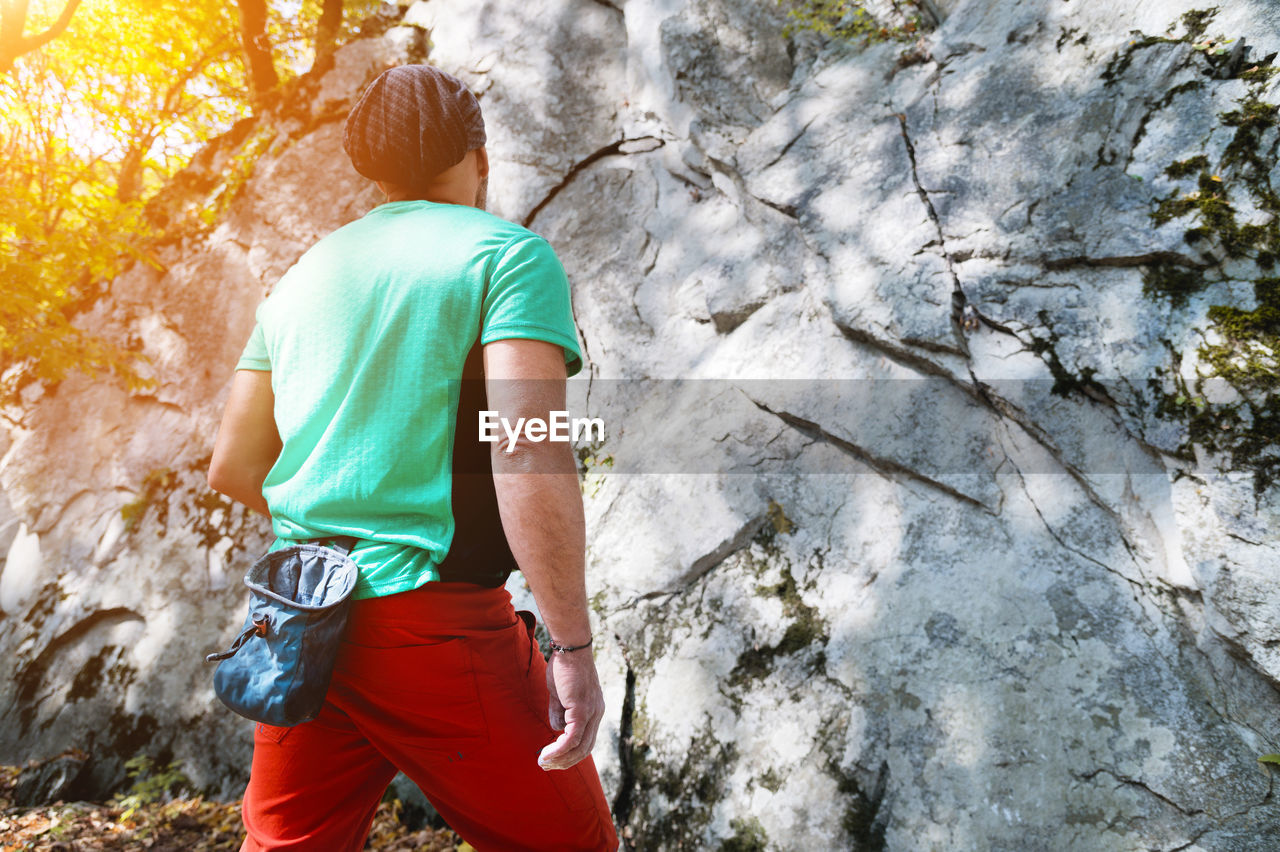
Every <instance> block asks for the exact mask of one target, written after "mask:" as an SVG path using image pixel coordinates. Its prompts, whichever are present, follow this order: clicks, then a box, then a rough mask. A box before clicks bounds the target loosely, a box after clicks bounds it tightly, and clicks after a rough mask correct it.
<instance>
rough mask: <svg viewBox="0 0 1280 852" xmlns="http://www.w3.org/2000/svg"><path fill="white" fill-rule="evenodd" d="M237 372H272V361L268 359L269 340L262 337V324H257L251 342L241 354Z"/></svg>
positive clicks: (250, 336)
mask: <svg viewBox="0 0 1280 852" xmlns="http://www.w3.org/2000/svg"><path fill="white" fill-rule="evenodd" d="M236 369H237V370H267V371H270V370H271V359H270V358H269V357H267V340H266V338H265V337H263V336H262V323H255V324H254V326H253V334H250V335H249V342H248V343H247V344H245V347H244V351H243V352H242V353H240V361H239V362H238V363H237V364H236Z"/></svg>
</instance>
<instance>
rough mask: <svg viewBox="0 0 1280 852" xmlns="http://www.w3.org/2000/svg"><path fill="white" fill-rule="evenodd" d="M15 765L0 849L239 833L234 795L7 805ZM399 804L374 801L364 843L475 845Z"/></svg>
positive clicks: (177, 846) (387, 847)
mask: <svg viewBox="0 0 1280 852" xmlns="http://www.w3.org/2000/svg"><path fill="white" fill-rule="evenodd" d="M21 771H22V767H18V766H3V767H0V852H18V850H23V852H26V850H32V852H90V850H93V851H94V852H96V850H127V849H150V850H154V852H179V850H181V852H224V850H228V851H229V852H234V850H237V849H239V848H240V843H241V841H242V840H243V839H244V827H243V825H242V824H241V822H240V803H239V802H212V801H207V800H205V799H203V798H202V797H199V796H196V797H193V798H176V799H172V800H171V801H165V802H160V801H157V802H150V803H145V804H139V805H137V806H136V807H133V806H130V805H129V804H128V803H126V802H123V801H120V800H113V801H112V802H109V803H106V804H103V803H97V802H56V803H54V804H51V805H43V806H41V807H35V808H19V807H13V806H12V805H13V790H14V786H15V784H16V782H17V778H18V774H19V773H20V772H21ZM400 810H401V805H400V802H399V800H395V801H391V802H383V803H382V804H381V805H379V806H378V813H377V815H376V816H375V817H374V819H373V828H372V829H371V830H370V832H369V840H368V842H367V843H366V844H365V848H367V849H376V850H379V852H419V850H421V852H474V850H472V848H471V846H470V845H468V844H466V843H465V842H463V841H462V840H460V839H459V838H458V836H457V835H456V834H454V833H453V832H451V831H449V830H448V829H431V828H424V829H419V830H416V831H415V830H412V829H410V828H409V827H407V826H405V825H404V824H403V823H401V822H400Z"/></svg>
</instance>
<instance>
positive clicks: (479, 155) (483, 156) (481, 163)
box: [476, 146, 489, 178]
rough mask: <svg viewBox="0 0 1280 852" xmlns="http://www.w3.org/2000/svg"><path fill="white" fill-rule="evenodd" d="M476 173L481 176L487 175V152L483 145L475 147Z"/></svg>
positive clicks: (485, 176)
mask: <svg viewBox="0 0 1280 852" xmlns="http://www.w3.org/2000/svg"><path fill="white" fill-rule="evenodd" d="M476 174H477V175H479V176H480V177H482V178H487V177H488V176H489V152H488V151H486V150H485V148H484V147H483V146H481V147H479V148H476Z"/></svg>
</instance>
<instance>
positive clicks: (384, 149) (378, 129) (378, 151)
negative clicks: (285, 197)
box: [342, 65, 485, 187]
mask: <svg viewBox="0 0 1280 852" xmlns="http://www.w3.org/2000/svg"><path fill="white" fill-rule="evenodd" d="M484 144H485V135H484V118H483V117H481V115H480V102H479V101H477V100H476V97H475V95H473V94H471V92H470V90H469V89H467V87H466V86H465V85H464V84H463V82H462V81H461V80H459V79H458V78H457V77H454V76H453V75H452V74H446V73H445V72H444V71H441V70H440V69H439V68H435V67H433V66H431V65H401V66H399V67H398V68H392V69H390V70H389V71H384V72H383V73H382V74H381V75H379V76H378V79H376V80H374V81H373V82H372V83H370V84H369V88H367V89H365V90H364V94H362V95H361V96H360V100H358V101H357V102H356V105H355V107H353V108H352V110H351V114H350V115H348V116H347V124H346V128H345V129H344V130H343V133H342V147H343V149H344V150H345V151H346V152H347V156H348V157H350V158H351V165H352V166H354V167H355V170H356V171H357V172H359V173H360V174H362V175H364V176H365V177H367V178H370V179H371V180H385V181H393V182H395V183H398V184H401V185H405V186H410V187H413V186H421V185H422V184H424V183H426V182H427V181H429V180H430V179H431V178H433V177H435V176H436V175H438V174H440V173H441V172H442V171H444V170H445V169H447V168H449V167H450V166H454V165H457V164H458V163H460V162H462V158H463V157H465V156H466V154H467V152H468V151H470V150H471V149H473V148H480V147H482V146H483V145H484Z"/></svg>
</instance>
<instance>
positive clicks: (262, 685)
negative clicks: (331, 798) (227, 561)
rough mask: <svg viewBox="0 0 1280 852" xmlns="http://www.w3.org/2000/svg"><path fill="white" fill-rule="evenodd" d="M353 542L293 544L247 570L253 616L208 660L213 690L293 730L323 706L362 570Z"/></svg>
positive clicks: (249, 714) (251, 714)
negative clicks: (213, 668) (212, 667)
mask: <svg viewBox="0 0 1280 852" xmlns="http://www.w3.org/2000/svg"><path fill="white" fill-rule="evenodd" d="M354 545H355V539H354V538H351V537H350V536H343V537H341V538H337V539H334V545H333V546H332V547H325V546H322V545H319V544H295V545H291V546H289V547H285V548H281V549H280V550H276V551H273V552H271V553H268V554H267V555H266V556H263V557H262V558H261V559H259V560H258V561H257V562H255V563H254V564H253V566H252V567H251V568H250V569H249V573H248V574H246V575H245V578H244V584H245V585H246V586H248V587H249V614H248V616H246V618H245V621H244V628H243V631H242V632H241V633H240V635H239V636H237V637H236V640H235V642H233V643H232V644H231V647H230V648H228V649H227V650H225V651H223V652H222V653H220V654H210V655H208V656H207V657H205V660H206V661H207V662H211V663H212V662H216V663H218V668H217V670H216V671H215V672H214V675H213V691H214V692H215V693H216V694H217V696H218V698H219V699H221V700H222V703H223V704H225V705H227V706H228V707H230V708H231V709H232V710H234V711H235V712H236V713H239V714H240V715H241V716H244V717H246V718H249V719H252V720H254V721H255V722H263V723H265V724H268V725H275V726H278V727H290V726H292V725H297V724H299V723H301V722H306V721H308V720H310V719H314V718H315V717H316V714H318V713H319V712H320V708H321V707H322V706H323V705H324V696H325V693H326V692H327V691H328V689H329V681H330V679H331V678H332V677H333V666H334V662H335V660H336V658H337V655H338V645H339V643H340V642H341V641H342V633H343V630H344V629H345V628H346V626H347V613H348V611H349V610H350V609H351V592H352V590H353V589H355V585H356V577H357V575H358V573H359V572H358V569H357V567H356V563H355V562H354V561H352V559H351V557H350V556H348V555H347V554H348V553H349V552H350V551H351V548H352V547H353V546H354Z"/></svg>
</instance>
